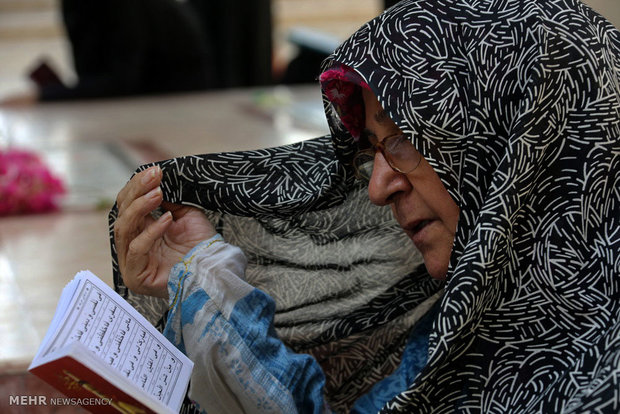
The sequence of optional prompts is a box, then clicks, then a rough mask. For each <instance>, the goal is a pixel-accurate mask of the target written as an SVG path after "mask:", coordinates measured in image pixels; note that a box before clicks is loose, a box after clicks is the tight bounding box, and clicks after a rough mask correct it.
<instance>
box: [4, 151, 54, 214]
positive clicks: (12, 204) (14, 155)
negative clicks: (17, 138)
mask: <svg viewBox="0 0 620 414" xmlns="http://www.w3.org/2000/svg"><path fill="white" fill-rule="evenodd" d="M64 193H65V187H64V185H63V183H62V181H60V179H58V178H57V177H55V176H54V175H53V174H52V173H51V172H50V171H49V169H48V168H47V166H46V165H45V164H44V163H43V162H42V161H41V159H40V158H39V157H38V156H37V155H36V154H34V153H32V152H29V151H24V150H16V149H9V150H6V151H0V216H6V215H9V214H22V213H43V212H47V211H52V210H55V209H57V208H58V205H57V200H58V198H59V197H60V196H61V195H62V194H64Z"/></svg>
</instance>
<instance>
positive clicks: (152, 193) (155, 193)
mask: <svg viewBox="0 0 620 414" xmlns="http://www.w3.org/2000/svg"><path fill="white" fill-rule="evenodd" d="M160 195H161V188H160V187H155V188H154V189H152V190H151V191H149V192H148V194H147V195H146V196H147V197H148V198H157V197H159V196H160Z"/></svg>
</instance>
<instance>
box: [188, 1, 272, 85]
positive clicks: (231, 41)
mask: <svg viewBox="0 0 620 414" xmlns="http://www.w3.org/2000/svg"><path fill="white" fill-rule="evenodd" d="M187 2H188V3H189V5H190V6H192V7H193V8H194V10H195V11H196V15H197V16H198V18H199V19H200V21H201V23H202V25H203V27H204V30H205V34H206V36H207V39H211V50H212V52H213V55H214V56H215V57H216V59H215V60H214V61H213V67H214V75H215V76H214V77H215V85H216V86H217V87H219V88H232V87H235V88H236V87H245V86H257V85H268V84H271V83H273V75H272V61H271V55H272V44H271V27H272V24H271V2H270V0H220V1H216V0H187Z"/></svg>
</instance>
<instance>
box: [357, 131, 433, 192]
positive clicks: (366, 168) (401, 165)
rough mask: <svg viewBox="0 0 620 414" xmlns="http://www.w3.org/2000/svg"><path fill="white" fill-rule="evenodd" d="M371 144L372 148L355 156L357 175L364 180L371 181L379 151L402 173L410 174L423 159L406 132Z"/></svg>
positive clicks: (391, 165) (390, 164) (394, 168)
mask: <svg viewBox="0 0 620 414" xmlns="http://www.w3.org/2000/svg"><path fill="white" fill-rule="evenodd" d="M370 145H371V147H370V148H366V149H362V150H360V151H358V153H357V154H355V156H354V157H353V168H354V169H355V176H356V177H357V178H359V179H361V180H364V181H370V177H371V176H372V169H373V166H374V161H375V154H376V153H377V151H380V152H381V155H383V157H384V158H385V160H386V161H387V162H388V164H389V166H390V167H392V169H393V170H394V171H396V172H398V173H401V174H409V173H410V172H412V171H413V170H415V169H416V168H418V165H420V161H421V160H422V154H420V153H419V152H418V150H417V149H416V148H415V147H414V146H413V144H412V143H411V141H409V139H408V138H407V136H406V135H405V134H396V135H390V136H388V137H387V138H385V139H384V140H383V141H380V142H377V143H376V144H370Z"/></svg>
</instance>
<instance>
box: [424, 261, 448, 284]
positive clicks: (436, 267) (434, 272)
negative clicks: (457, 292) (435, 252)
mask: <svg viewBox="0 0 620 414" xmlns="http://www.w3.org/2000/svg"><path fill="white" fill-rule="evenodd" d="M448 263H449V262H446V263H438V261H437V260H432V259H430V260H427V259H426V258H425V259H424V265H425V266H426V270H427V271H428V273H429V274H430V275H431V277H432V278H433V279H437V280H445V279H446V275H447V274H448Z"/></svg>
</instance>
